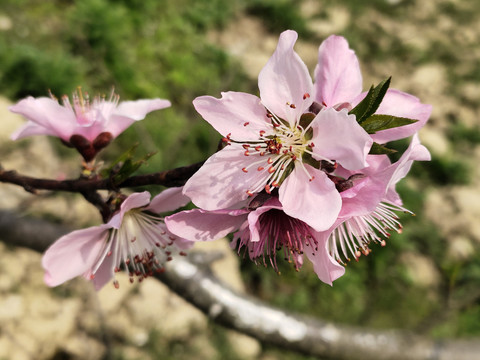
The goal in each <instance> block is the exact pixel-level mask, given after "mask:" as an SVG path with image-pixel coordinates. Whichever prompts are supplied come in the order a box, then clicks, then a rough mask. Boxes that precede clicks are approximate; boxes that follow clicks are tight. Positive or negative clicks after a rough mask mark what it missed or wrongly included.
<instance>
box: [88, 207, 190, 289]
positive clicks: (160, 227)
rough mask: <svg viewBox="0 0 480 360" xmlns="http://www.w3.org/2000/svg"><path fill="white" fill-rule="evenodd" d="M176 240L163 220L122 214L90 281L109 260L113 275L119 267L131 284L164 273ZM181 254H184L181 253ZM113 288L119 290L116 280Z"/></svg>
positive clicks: (138, 211)
mask: <svg viewBox="0 0 480 360" xmlns="http://www.w3.org/2000/svg"><path fill="white" fill-rule="evenodd" d="M175 240H176V237H175V236H173V235H172V234H171V233H170V232H168V230H167V228H166V225H165V224H164V222H163V219H162V218H160V217H158V216H155V215H152V214H149V213H147V212H145V211H142V210H141V209H132V210H130V211H128V212H126V213H125V215H124V216H123V221H122V224H121V226H120V228H119V229H111V230H110V233H109V235H108V237H107V240H106V243H105V246H104V249H103V251H102V253H101V254H102V255H101V256H100V257H99V259H98V260H97V263H96V265H95V266H94V268H93V271H92V278H93V277H94V276H95V273H96V272H97V271H98V269H99V268H100V266H101V265H102V263H104V262H105V261H107V262H109V261H111V262H112V263H113V270H114V272H115V273H116V272H119V271H120V270H121V269H122V268H123V269H124V270H126V271H128V273H129V277H130V282H131V283H133V282H134V281H135V278H136V279H137V280H138V281H139V282H141V281H143V279H145V278H147V277H149V276H152V275H154V273H161V272H163V271H164V267H163V265H164V263H165V262H167V261H170V260H172V257H171V254H172V252H171V251H170V250H169V247H170V246H172V245H173V244H174V242H175ZM180 255H184V253H183V252H180ZM114 285H115V287H116V288H118V286H119V284H118V281H117V280H114Z"/></svg>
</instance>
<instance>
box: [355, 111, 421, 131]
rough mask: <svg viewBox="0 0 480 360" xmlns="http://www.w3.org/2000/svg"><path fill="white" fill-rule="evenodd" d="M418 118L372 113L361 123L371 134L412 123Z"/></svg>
mask: <svg viewBox="0 0 480 360" xmlns="http://www.w3.org/2000/svg"><path fill="white" fill-rule="evenodd" d="M417 121H418V120H415V119H408V118H404V117H398V116H393V115H372V116H370V117H368V118H367V119H365V120H363V121H362V122H361V123H360V125H361V126H362V127H363V128H364V129H365V131H366V132H367V133H369V134H375V133H376V132H377V131H380V130H387V129H392V128H396V127H399V126H405V125H410V124H413V123H416V122H417Z"/></svg>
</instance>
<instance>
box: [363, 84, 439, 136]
mask: <svg viewBox="0 0 480 360" xmlns="http://www.w3.org/2000/svg"><path fill="white" fill-rule="evenodd" d="M431 112H432V106H431V105H426V104H422V103H421V102H420V100H419V99H418V98H416V97H415V96H413V95H410V94H407V93H404V92H401V91H399V90H395V89H389V90H388V91H387V93H386V95H385V97H384V98H383V101H382V103H381V104H380V107H379V108H378V110H377V112H376V114H386V115H394V116H400V117H406V118H410V119H415V120H418V121H417V122H416V123H414V124H410V125H406V126H400V127H396V128H393V129H388V130H383V131H379V132H377V133H375V134H372V135H371V136H372V139H373V141H375V142H377V143H380V144H384V143H386V142H388V141H393V140H398V139H403V138H406V137H409V136H411V135H413V134H414V133H415V132H417V131H418V130H419V129H420V128H422V127H423V126H424V125H425V123H426V122H427V120H428V118H429V117H430V113H431Z"/></svg>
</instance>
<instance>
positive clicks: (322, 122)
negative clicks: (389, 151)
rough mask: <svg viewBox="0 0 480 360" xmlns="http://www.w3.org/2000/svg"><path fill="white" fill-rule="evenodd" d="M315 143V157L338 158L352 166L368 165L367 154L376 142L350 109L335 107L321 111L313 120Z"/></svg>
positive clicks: (350, 168) (357, 167)
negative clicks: (337, 108)
mask: <svg viewBox="0 0 480 360" xmlns="http://www.w3.org/2000/svg"><path fill="white" fill-rule="evenodd" d="M311 126H312V129H313V138H312V142H313V143H314V144H315V147H314V148H313V152H314V154H313V157H314V158H315V159H317V160H322V159H329V160H336V161H337V162H339V163H340V164H341V165H342V166H343V167H344V168H346V169H348V170H356V169H362V168H364V167H366V166H368V164H367V162H366V157H367V155H368V152H369V151H370V147H371V146H372V139H371V137H370V135H369V134H368V133H367V132H366V131H365V130H364V129H363V128H362V127H361V126H360V125H358V123H357V120H356V118H355V116H354V115H348V112H347V110H346V109H343V110H341V111H336V110H334V109H332V108H328V109H324V110H322V111H320V112H319V113H318V115H317V116H316V118H315V119H314V120H313V122H312V124H311Z"/></svg>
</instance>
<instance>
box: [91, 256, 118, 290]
mask: <svg viewBox="0 0 480 360" xmlns="http://www.w3.org/2000/svg"><path fill="white" fill-rule="evenodd" d="M113 260H114V256H105V258H104V259H103V260H102V263H101V264H100V266H99V267H98V269H97V271H96V272H95V276H94V278H93V279H92V282H93V286H94V287H95V290H97V291H98V290H100V289H101V288H102V287H104V286H105V284H107V283H108V282H109V281H110V280H111V279H112V278H113V277H114V275H115V271H114V268H115V264H114V263H113ZM86 275H87V279H88V275H89V274H86Z"/></svg>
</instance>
